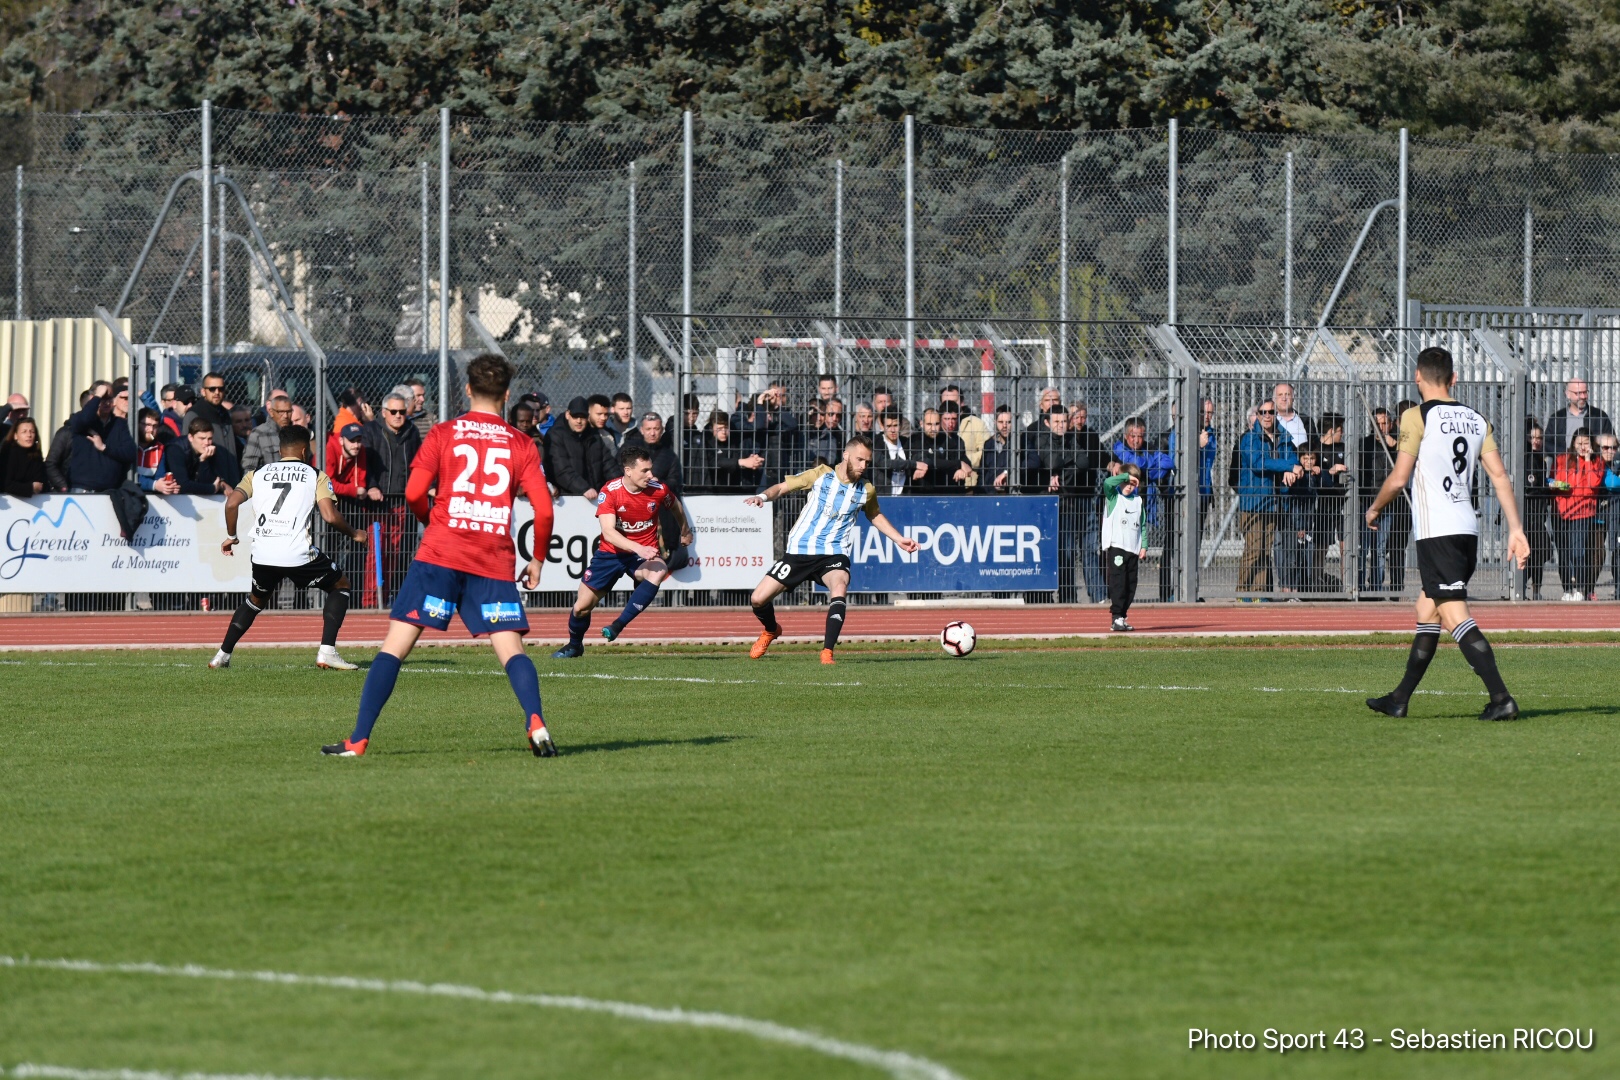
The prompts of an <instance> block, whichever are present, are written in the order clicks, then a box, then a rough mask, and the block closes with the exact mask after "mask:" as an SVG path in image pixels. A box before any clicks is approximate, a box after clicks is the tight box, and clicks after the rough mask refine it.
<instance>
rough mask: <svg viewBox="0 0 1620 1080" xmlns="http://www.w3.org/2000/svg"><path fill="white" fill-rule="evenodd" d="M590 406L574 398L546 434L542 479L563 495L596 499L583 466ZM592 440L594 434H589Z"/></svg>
mask: <svg viewBox="0 0 1620 1080" xmlns="http://www.w3.org/2000/svg"><path fill="white" fill-rule="evenodd" d="M589 413H590V406H589V405H588V404H587V403H586V401H585V399H584V398H582V397H576V398H574V399H573V400H572V401H570V402H569V403H568V407H567V408H566V409H565V410H563V416H562V421H561V422H560V423H557V424H554V425H553V426H552V428H551V431H550V432H548V433H547V435H546V442H545V446H546V449H545V460H546V478H547V479H548V480H550V481H551V483H552V484H554V485H556V488H557V490H558V491H559V492H561V493H562V494H564V495H583V496H584V497H585V498H587V499H594V498H596V490H595V489H594V488H592V487H591V481H590V478H589V477H588V476H587V474H586V468H585V450H586V444H585V440H586V438H587V435H586V429H587V428H588V427H589V426H590V418H589ZM589 437H590V438H592V439H594V438H595V436H594V435H591V436H589Z"/></svg>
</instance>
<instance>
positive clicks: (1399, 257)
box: [1395, 128, 1410, 378]
mask: <svg viewBox="0 0 1620 1080" xmlns="http://www.w3.org/2000/svg"><path fill="white" fill-rule="evenodd" d="M1407 141H1408V140H1407V134H1406V129H1405V128H1401V167H1400V181H1401V187H1400V196H1399V200H1400V201H1399V208H1398V209H1399V223H1400V227H1399V232H1400V235H1399V237H1397V239H1396V251H1395V319H1396V323H1397V330H1398V331H1399V333H1398V336H1397V338H1396V340H1397V341H1398V342H1399V343H1400V344H1399V347H1398V349H1397V353H1396V355H1398V356H1399V357H1400V360H1401V375H1402V377H1403V378H1404V377H1405V376H1406V375H1407V374H1408V371H1409V369H1408V366H1407V353H1408V352H1409V351H1410V350H1409V349H1408V347H1407V341H1406V333H1405V329H1406V326H1405V324H1406V321H1407V319H1406V211H1407V206H1406V170H1407Z"/></svg>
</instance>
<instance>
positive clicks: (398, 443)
mask: <svg viewBox="0 0 1620 1080" xmlns="http://www.w3.org/2000/svg"><path fill="white" fill-rule="evenodd" d="M409 417H410V402H409V401H407V400H406V399H405V397H404V396H403V395H400V394H389V395H388V396H387V397H386V398H385V399H383V403H382V409H381V410H380V411H379V415H378V417H377V419H375V420H373V421H372V422H371V423H369V424H366V425H364V428H363V430H362V432H361V439H362V441H363V442H364V443H365V444H366V466H367V469H368V475H367V477H366V479H367V482H368V483H369V485H370V486H369V487H368V488H367V489H366V493H367V494H368V495H369V496H370V498H371V501H372V502H373V504H377V505H374V508H373V510H372V518H371V520H372V521H375V522H377V524H379V525H380V526H381V533H382V543H381V545H380V546H377V547H376V548H375V551H374V553H373V549H372V548H369V547H368V548H367V552H368V557H371V558H375V559H376V560H377V562H376V563H374V564H373V569H372V572H371V573H368V574H367V575H366V578H367V581H368V582H375V580H376V572H375V566H378V565H380V566H381V567H382V568H383V585H384V588H386V589H387V591H388V595H389V596H392V595H393V594H394V593H395V591H396V590H398V588H399V585H400V582H402V581H404V580H405V571H406V569H407V564H408V563H409V562H410V560H409V558H408V557H407V555H406V551H405V535H406V530H407V529H409V528H410V527H411V525H410V509H409V508H408V507H407V506H406V505H405V486H406V484H407V482H408V481H409V480H410V473H411V462H412V461H413V460H414V459H415V457H416V452H417V451H418V450H420V449H421V448H422V436H421V433H419V432H418V431H417V430H416V427H415V425H414V424H412V423H411V422H410V419H409ZM370 523H371V522H369V521H368V522H365V524H366V525H368V526H369V525H370Z"/></svg>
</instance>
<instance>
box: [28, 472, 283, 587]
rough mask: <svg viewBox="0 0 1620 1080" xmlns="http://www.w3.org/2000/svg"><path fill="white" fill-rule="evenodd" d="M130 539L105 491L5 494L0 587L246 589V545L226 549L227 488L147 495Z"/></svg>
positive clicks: (247, 570) (248, 578) (247, 578)
mask: <svg viewBox="0 0 1620 1080" xmlns="http://www.w3.org/2000/svg"><path fill="white" fill-rule="evenodd" d="M147 506H148V509H147V513H146V520H145V521H143V522H141V527H140V528H139V529H138V530H136V533H135V536H134V539H133V540H125V539H124V538H123V536H122V535H121V534H120V532H119V528H118V518H117V516H116V515H115V514H114V513H113V508H112V499H110V498H109V497H108V496H106V495H42V496H40V497H38V498H34V499H14V498H11V497H10V496H0V592H216V591H217V592H246V591H247V590H248V588H249V586H250V585H251V583H252V575H251V570H250V568H249V566H248V554H247V550H246V548H245V547H244V548H239V549H238V554H236V555H234V556H230V555H226V554H224V553H223V552H221V551H220V550H219V546H220V544H221V543H223V542H224V540H225V513H224V507H225V499H224V497H223V496H217V495H216V496H206V495H169V496H165V497H162V498H151V499H148V500H147Z"/></svg>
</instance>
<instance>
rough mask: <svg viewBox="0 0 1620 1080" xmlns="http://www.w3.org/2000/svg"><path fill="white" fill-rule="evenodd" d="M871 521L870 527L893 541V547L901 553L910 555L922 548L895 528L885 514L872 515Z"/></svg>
mask: <svg viewBox="0 0 1620 1080" xmlns="http://www.w3.org/2000/svg"><path fill="white" fill-rule="evenodd" d="M871 521H872V527H873V528H874V529H876V530H877V531H878V532H880V533H882V534H883V535H884V536H887V537H888V538H889V539H890V540H893V541H894V544H895V546H896V547H898V548H899V549H900V550H901V551H904V552H907V553H910V552H914V551H916V550H917V549H918V548H919V547H921V546H922V545H921V544H919V543H918V542H917V541H915V540H913V539H912V538H911V537H909V536H907V535H905V534H904V533H902V532H901V531H900V530H899V529H897V528H895V527H894V523H893V522H891V521H890V520H889V519H888V516H887V515H885V514H872V515H871Z"/></svg>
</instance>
